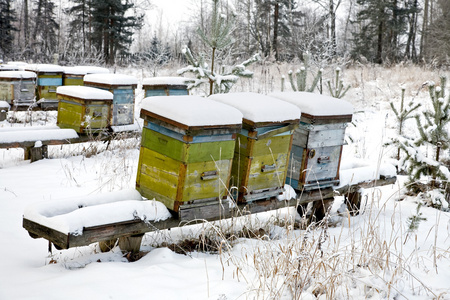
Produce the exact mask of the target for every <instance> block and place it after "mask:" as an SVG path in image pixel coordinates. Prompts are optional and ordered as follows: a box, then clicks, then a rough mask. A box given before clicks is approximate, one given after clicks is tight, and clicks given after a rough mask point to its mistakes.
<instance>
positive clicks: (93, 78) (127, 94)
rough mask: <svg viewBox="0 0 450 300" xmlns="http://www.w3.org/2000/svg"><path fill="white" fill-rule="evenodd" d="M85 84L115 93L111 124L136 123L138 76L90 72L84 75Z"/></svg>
mask: <svg viewBox="0 0 450 300" xmlns="http://www.w3.org/2000/svg"><path fill="white" fill-rule="evenodd" d="M84 85H85V86H88V87H95V88H99V89H102V90H106V91H109V92H111V93H112V94H113V95H114V96H113V101H112V107H111V116H110V122H111V123H110V125H111V126H121V125H130V124H133V123H134V105H135V100H134V98H135V97H134V96H135V89H136V87H137V79H136V77H134V76H130V75H121V74H88V75H86V76H84Z"/></svg>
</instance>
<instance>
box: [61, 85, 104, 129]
mask: <svg viewBox="0 0 450 300" xmlns="http://www.w3.org/2000/svg"><path fill="white" fill-rule="evenodd" d="M57 94H58V100H59V104H58V119H57V124H58V126H59V127H61V128H72V129H74V130H75V131H76V132H78V133H91V132H94V133H95V132H98V131H101V130H104V129H105V128H107V127H108V126H109V117H110V110H111V103H112V100H113V94H112V93H111V92H109V91H105V90H101V89H96V88H92V87H86V86H60V87H58V88H57Z"/></svg>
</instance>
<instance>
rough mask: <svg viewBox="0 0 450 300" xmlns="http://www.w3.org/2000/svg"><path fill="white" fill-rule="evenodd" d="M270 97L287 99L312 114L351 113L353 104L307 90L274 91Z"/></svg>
mask: <svg viewBox="0 0 450 300" xmlns="http://www.w3.org/2000/svg"><path fill="white" fill-rule="evenodd" d="M269 96H271V97H275V98H278V99H281V100H283V101H287V102H289V103H292V104H294V105H296V106H297V107H299V108H300V109H301V111H302V113H304V114H308V115H312V116H341V115H352V114H353V105H352V104H351V103H349V102H347V101H345V100H342V99H338V98H333V97H330V96H325V95H320V94H314V93H308V92H275V93H271V94H269Z"/></svg>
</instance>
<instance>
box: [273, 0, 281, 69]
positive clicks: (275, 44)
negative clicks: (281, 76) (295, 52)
mask: <svg viewBox="0 0 450 300" xmlns="http://www.w3.org/2000/svg"><path fill="white" fill-rule="evenodd" d="M279 9H280V4H278V2H276V3H275V9H274V14H273V42H272V46H273V51H274V52H275V60H276V61H278V19H279Z"/></svg>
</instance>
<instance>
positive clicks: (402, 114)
mask: <svg viewBox="0 0 450 300" xmlns="http://www.w3.org/2000/svg"><path fill="white" fill-rule="evenodd" d="M389 104H390V105H391V109H392V111H393V112H394V115H395V117H396V118H397V122H398V132H397V134H398V135H399V136H402V135H403V125H404V124H405V121H406V120H408V119H411V118H413V117H414V116H412V115H411V113H412V112H413V111H415V110H416V109H418V108H419V107H420V103H419V104H414V98H413V99H412V100H411V101H410V102H409V103H408V104H407V105H406V106H405V88H404V87H402V96H401V100H400V108H399V109H398V110H397V108H396V107H395V106H394V102H392V101H391V102H390V103H389ZM397 161H400V147H399V148H398V149H397Z"/></svg>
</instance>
